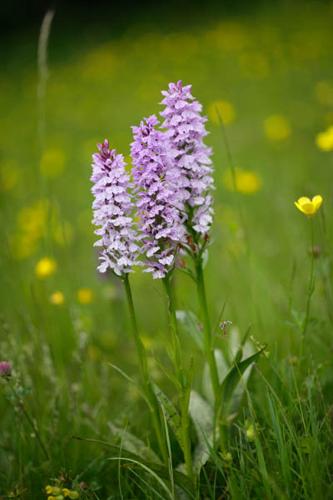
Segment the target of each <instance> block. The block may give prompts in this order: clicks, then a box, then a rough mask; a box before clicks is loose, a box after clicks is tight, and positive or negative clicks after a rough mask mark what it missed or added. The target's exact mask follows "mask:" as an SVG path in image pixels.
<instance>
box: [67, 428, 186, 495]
mask: <svg viewBox="0 0 333 500" xmlns="http://www.w3.org/2000/svg"><path fill="white" fill-rule="evenodd" d="M73 439H78V440H80V441H85V442H88V443H93V444H99V445H101V446H105V447H107V448H108V449H110V450H113V452H114V454H115V455H116V456H113V457H110V458H109V460H113V461H115V460H122V461H126V460H127V461H128V462H131V463H133V465H135V464H136V465H138V464H141V466H144V467H147V468H149V469H150V470H151V471H154V472H155V473H156V474H157V475H158V476H159V477H160V478H162V479H164V480H166V481H167V482H169V480H170V473H169V469H168V467H167V466H165V465H162V464H159V463H155V462H149V461H146V460H143V459H142V458H141V457H140V456H139V455H137V454H136V453H133V452H131V451H129V450H126V449H125V448H123V447H121V446H119V445H115V444H112V443H109V442H107V441H102V440H99V439H92V438H80V437H78V436H73ZM173 477H174V481H175V484H176V485H177V486H178V487H179V488H181V489H182V491H184V492H185V493H187V494H188V495H189V496H190V498H193V499H194V498H195V497H194V494H193V491H192V484H191V481H190V480H189V478H188V477H186V476H185V474H182V473H181V472H179V471H173Z"/></svg>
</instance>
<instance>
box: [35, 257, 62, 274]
mask: <svg viewBox="0 0 333 500" xmlns="http://www.w3.org/2000/svg"><path fill="white" fill-rule="evenodd" d="M56 269H57V263H56V261H55V260H54V259H51V258H50V257H44V258H43V259H41V260H39V261H38V262H37V264H36V267H35V273H36V276H38V278H41V279H43V278H48V277H49V276H51V275H52V274H54V273H55V271H56Z"/></svg>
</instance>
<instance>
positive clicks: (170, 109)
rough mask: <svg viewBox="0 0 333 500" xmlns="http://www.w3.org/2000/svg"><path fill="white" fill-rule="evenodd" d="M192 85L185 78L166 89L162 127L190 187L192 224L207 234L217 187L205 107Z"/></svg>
mask: <svg viewBox="0 0 333 500" xmlns="http://www.w3.org/2000/svg"><path fill="white" fill-rule="evenodd" d="M191 88H192V87H191V85H186V86H183V84H182V82H181V81H178V82H177V83H170V84H169V89H168V90H167V91H163V92H162V95H163V96H164V99H163V100H162V104H164V106H165V108H164V110H163V111H162V112H161V115H162V116H163V118H164V122H163V124H162V127H163V128H165V129H166V136H167V138H168V140H169V154H170V155H171V157H172V161H173V163H174V165H175V166H176V167H177V168H178V169H179V171H180V172H181V175H182V179H183V180H182V184H183V186H185V187H186V189H187V190H188V199H187V205H188V208H189V210H188V213H189V220H188V226H189V227H191V228H192V229H193V230H194V231H196V232H197V233H199V234H201V235H204V234H207V233H208V231H209V229H210V226H211V224H212V221H213V208H212V196H211V190H212V189H214V181H213V176H212V173H213V168H212V162H211V159H210V156H211V154H212V151H211V148H209V147H208V146H206V145H205V144H204V142H203V138H204V137H205V136H206V135H207V133H208V132H207V131H206V129H205V122H206V121H207V118H205V117H203V116H202V115H201V111H202V106H201V104H200V103H199V102H198V101H197V100H195V99H194V97H193V96H192V94H191Z"/></svg>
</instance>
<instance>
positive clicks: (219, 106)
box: [208, 101, 236, 125]
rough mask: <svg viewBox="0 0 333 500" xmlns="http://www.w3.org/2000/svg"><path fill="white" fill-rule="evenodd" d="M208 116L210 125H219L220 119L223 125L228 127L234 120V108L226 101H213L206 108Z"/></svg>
mask: <svg viewBox="0 0 333 500" xmlns="http://www.w3.org/2000/svg"><path fill="white" fill-rule="evenodd" d="M208 116H209V119H210V120H211V122H212V123H214V124H215V125H221V119H222V121H223V124H224V125H228V124H229V123H232V122H233V121H234V120H235V116H236V113H235V108H234V106H233V105H232V104H231V102H228V101H215V102H212V103H211V104H210V105H209V106H208Z"/></svg>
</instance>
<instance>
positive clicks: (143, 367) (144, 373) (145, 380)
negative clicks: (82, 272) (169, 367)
mask: <svg viewBox="0 0 333 500" xmlns="http://www.w3.org/2000/svg"><path fill="white" fill-rule="evenodd" d="M123 283H124V288H125V292H126V297H127V303H128V309H129V315H130V320H131V329H132V334H133V337H134V341H135V344H136V350H137V355H138V359H139V366H140V376H141V379H142V384H143V387H144V391H145V395H146V398H147V401H148V403H149V405H148V406H149V409H150V412H151V417H152V421H153V426H154V430H155V434H156V438H157V441H158V445H159V448H160V452H161V455H162V457H163V460H164V461H165V463H168V450H167V446H166V442H165V439H164V436H163V432H162V430H161V429H162V425H161V416H160V410H159V406H158V401H157V399H156V396H155V393H154V389H153V387H152V384H151V381H150V378H149V374H148V364H147V356H146V351H145V348H144V346H143V344H142V341H141V339H140V335H139V330H138V324H137V320H136V313H135V308H134V302H133V295H132V290H131V285H130V282H129V278H128V275H125V277H124V278H123Z"/></svg>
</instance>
